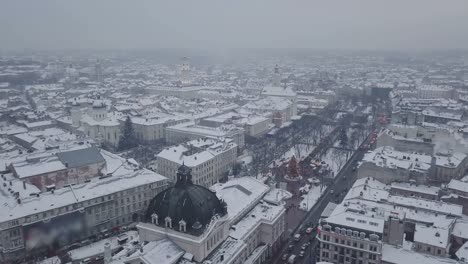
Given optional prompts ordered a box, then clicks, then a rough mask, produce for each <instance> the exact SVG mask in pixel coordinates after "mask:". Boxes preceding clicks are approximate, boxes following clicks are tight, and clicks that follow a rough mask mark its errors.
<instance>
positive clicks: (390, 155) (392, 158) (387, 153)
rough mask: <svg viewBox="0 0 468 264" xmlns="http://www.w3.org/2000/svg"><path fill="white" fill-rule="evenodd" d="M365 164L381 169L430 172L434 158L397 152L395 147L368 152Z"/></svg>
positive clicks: (364, 160)
mask: <svg viewBox="0 0 468 264" xmlns="http://www.w3.org/2000/svg"><path fill="white" fill-rule="evenodd" d="M362 161H363V162H371V163H374V164H375V165H377V166H380V167H384V168H386V167H388V168H401V169H405V170H416V171H428V170H429V169H430V167H431V161H432V157H431V156H429V155H423V154H416V153H408V152H402V151H396V150H394V149H393V147H390V146H383V147H379V148H376V149H375V150H374V151H371V152H367V153H366V154H365V155H364V158H363V159H362Z"/></svg>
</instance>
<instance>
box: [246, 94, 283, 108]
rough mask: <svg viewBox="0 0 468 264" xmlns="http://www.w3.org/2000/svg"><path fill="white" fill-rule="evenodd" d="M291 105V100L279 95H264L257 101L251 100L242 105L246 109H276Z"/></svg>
mask: <svg viewBox="0 0 468 264" xmlns="http://www.w3.org/2000/svg"><path fill="white" fill-rule="evenodd" d="M291 105H292V102H291V100H289V99H286V98H280V97H266V98H263V99H260V100H257V101H252V102H249V103H247V104H245V105H244V106H243V108H246V109H253V110H257V109H260V110H267V111H278V110H285V109H287V108H288V107H290V106H291Z"/></svg>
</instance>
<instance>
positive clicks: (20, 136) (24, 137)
mask: <svg viewBox="0 0 468 264" xmlns="http://www.w3.org/2000/svg"><path fill="white" fill-rule="evenodd" d="M13 137H14V138H18V139H20V140H22V141H24V142H26V143H28V144H32V143H34V141H36V140H37V138H36V137H33V136H31V135H30V134H29V133H22V134H16V135H14V136H13Z"/></svg>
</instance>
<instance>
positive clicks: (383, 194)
mask: <svg viewBox="0 0 468 264" xmlns="http://www.w3.org/2000/svg"><path fill="white" fill-rule="evenodd" d="M388 197H389V193H388V191H387V185H385V184H383V183H381V182H380V181H378V180H375V179H374V178H369V179H368V178H361V179H357V180H356V181H355V182H354V184H353V186H352V187H351V189H350V190H349V191H348V193H347V194H346V196H345V198H344V199H345V200H349V199H354V198H359V199H363V200H368V201H375V202H379V201H384V200H388Z"/></svg>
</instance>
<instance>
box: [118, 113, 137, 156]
mask: <svg viewBox="0 0 468 264" xmlns="http://www.w3.org/2000/svg"><path fill="white" fill-rule="evenodd" d="M137 145H138V143H137V140H136V137H135V130H133V124H132V120H131V119H130V117H129V116H127V119H126V120H125V124H124V126H123V130H122V132H121V136H120V140H119V148H118V149H119V150H127V149H131V148H134V147H136V146H137Z"/></svg>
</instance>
